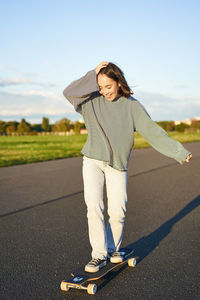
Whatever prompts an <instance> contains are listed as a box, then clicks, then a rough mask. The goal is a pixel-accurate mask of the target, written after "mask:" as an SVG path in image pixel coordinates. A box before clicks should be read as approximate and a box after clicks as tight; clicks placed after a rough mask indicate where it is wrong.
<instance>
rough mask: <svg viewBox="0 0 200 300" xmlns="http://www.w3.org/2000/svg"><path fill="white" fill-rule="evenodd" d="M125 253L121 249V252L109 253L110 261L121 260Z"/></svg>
mask: <svg viewBox="0 0 200 300" xmlns="http://www.w3.org/2000/svg"><path fill="white" fill-rule="evenodd" d="M125 254H126V253H125V252H123V251H121V252H120V251H115V252H113V253H112V254H110V262H111V263H114V264H116V263H120V262H122V261H123V260H124V255H125Z"/></svg>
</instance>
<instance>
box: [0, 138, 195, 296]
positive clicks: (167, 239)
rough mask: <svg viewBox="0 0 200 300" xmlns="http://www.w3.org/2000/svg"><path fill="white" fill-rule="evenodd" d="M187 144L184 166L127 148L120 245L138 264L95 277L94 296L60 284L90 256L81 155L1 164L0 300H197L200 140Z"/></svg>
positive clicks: (152, 150) (156, 155) (155, 154)
mask: <svg viewBox="0 0 200 300" xmlns="http://www.w3.org/2000/svg"><path fill="white" fill-rule="evenodd" d="M185 147H186V148H187V149H188V150H190V151H192V153H193V158H192V160H191V162H190V163H189V164H184V165H180V164H178V163H177V162H176V161H175V160H172V159H170V158H167V157H165V156H163V155H161V154H160V153H158V152H156V151H155V150H154V149H143V150H135V151H134V152H133V153H132V156H131V159H130V164H129V171H128V207H127V215H126V223H125V229H124V239H123V244H122V246H129V247H132V248H134V249H135V255H136V257H137V266H136V267H135V268H129V267H125V268H124V267H123V268H121V269H120V270H118V271H117V272H113V273H112V274H109V275H107V276H106V278H105V279H102V280H100V281H98V282H97V283H98V291H97V294H96V295H95V296H91V295H88V294H87V293H86V292H85V291H78V290H70V291H69V292H62V291H61V290H60V287H59V286H60V282H61V281H62V280H63V279H65V278H67V277H68V275H69V274H70V272H71V271H73V270H74V269H76V268H77V267H78V266H81V265H85V264H86V263H87V262H88V260H89V259H90V252H91V249H90V245H89V241H88V233H87V219H86V207H85V204H84V200H83V183H82V174H81V167H82V157H78V158H70V159H62V160H56V161H50V162H42V163H35V164H28V165H21V166H13V167H6V168H1V169H0V253H1V259H0V300H14V299H17V300H18V299H20V300H21V299H25V300H30V299H35V300H40V299H41V300H46V299H50V300H54V299H55V300H57V299H63V300H64V299H92V298H91V297H93V298H94V299H110V300H112V299H115V300H119V299H123V300H124V299H133V300H134V299H138V300H146V299H153V300H159V299H162V300H165V299H166V300H172V299H178V300H185V299H188V300H196V299H198V300H199V299H200V287H199V282H200V267H199V266H200V254H199V253H200V243H199V232H200V222H199V221H200V214H199V204H200V143H190V144H186V145H185ZM104 195H105V202H106V194H105V193H104ZM105 214H106V212H105ZM105 217H106V216H105Z"/></svg>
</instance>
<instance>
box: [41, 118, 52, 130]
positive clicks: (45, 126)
mask: <svg viewBox="0 0 200 300" xmlns="http://www.w3.org/2000/svg"><path fill="white" fill-rule="evenodd" d="M41 127H42V129H43V130H44V131H50V128H51V127H50V125H49V119H48V118H45V117H43V119H42V126H41Z"/></svg>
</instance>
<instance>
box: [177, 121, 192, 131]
mask: <svg viewBox="0 0 200 300" xmlns="http://www.w3.org/2000/svg"><path fill="white" fill-rule="evenodd" d="M189 127H190V126H189V125H187V124H185V123H180V124H178V125H176V126H175V130H176V131H179V132H184V131H185V129H186V128H189Z"/></svg>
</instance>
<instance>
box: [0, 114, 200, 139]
mask: <svg viewBox="0 0 200 300" xmlns="http://www.w3.org/2000/svg"><path fill="white" fill-rule="evenodd" d="M157 124H158V125H160V126H161V127H162V128H163V129H165V130H166V131H168V132H169V131H179V132H185V131H199V130H200V121H198V120H192V123H191V125H187V124H185V123H180V124H178V125H175V122H174V121H160V122H157ZM82 128H85V124H84V123H80V122H79V121H76V122H72V121H70V120H68V119H67V118H63V119H61V120H59V121H57V122H55V124H50V123H49V119H48V118H46V117H43V119H42V123H41V124H30V123H28V122H27V121H26V120H25V119H22V120H21V121H20V122H17V121H8V122H5V121H0V135H12V134H13V135H14V134H16V135H18V134H19V135H23V134H28V135H37V134H38V133H42V132H44V133H45V132H54V133H56V132H69V133H70V132H71V133H72V134H79V133H80V130H81V129H82Z"/></svg>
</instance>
